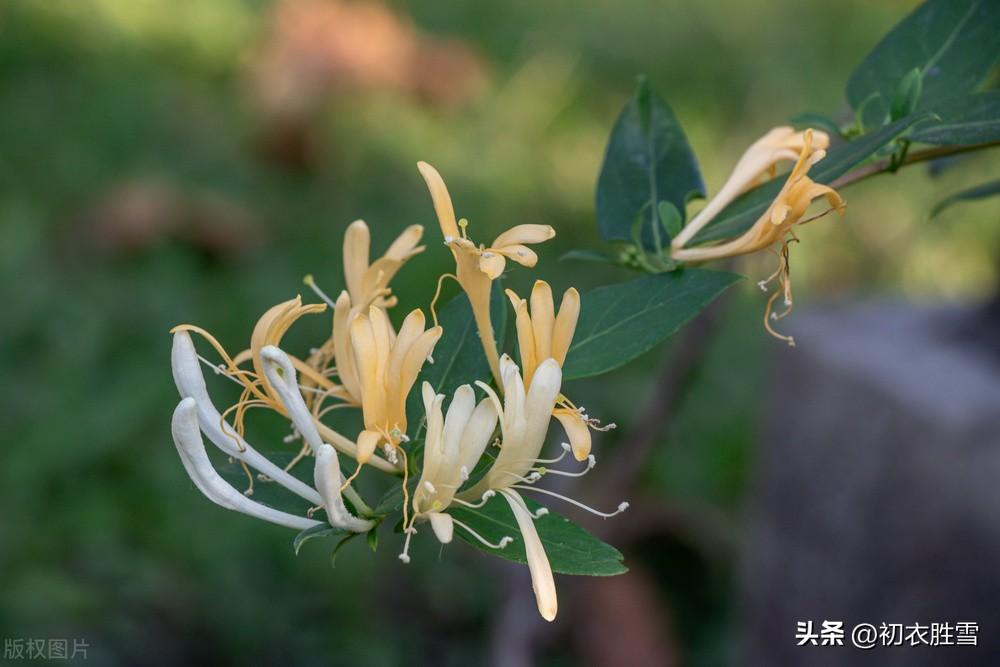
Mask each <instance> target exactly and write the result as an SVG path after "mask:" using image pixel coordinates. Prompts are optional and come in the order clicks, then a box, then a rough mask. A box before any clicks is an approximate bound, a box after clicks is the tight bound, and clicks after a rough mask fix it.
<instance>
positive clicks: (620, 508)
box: [511, 484, 628, 519]
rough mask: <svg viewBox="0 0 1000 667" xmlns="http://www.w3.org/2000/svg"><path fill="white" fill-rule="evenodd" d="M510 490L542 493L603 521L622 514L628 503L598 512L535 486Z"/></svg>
mask: <svg viewBox="0 0 1000 667" xmlns="http://www.w3.org/2000/svg"><path fill="white" fill-rule="evenodd" d="M511 488H512V489H520V490H522V491H537V492H539V493H544V494H546V495H549V496H552V497H553V498H558V499H559V500H564V501H566V502H567V503H569V504H571V505H576V506H577V507H579V508H580V509H582V510H586V511H588V512H590V513H591V514H596V515H597V516H599V517H603V518H605V519H609V518H611V517H613V516H615V515H617V514H621V513H622V512H624V511H625V510H627V509H628V503H627V502H622V503H620V504H619V505H618V509H617V510H615V511H614V512H601V511H600V510H595V509H594V508H593V507H590V506H589V505H584V504H583V503H581V502H580V501H579V500H573V499H572V498H569V497H567V496H564V495H562V494H561V493H556V492H555V491H549V490H548V489H540V488H538V487H537V486H521V485H520V484H513V485H511Z"/></svg>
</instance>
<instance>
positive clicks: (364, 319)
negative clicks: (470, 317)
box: [351, 306, 442, 463]
mask: <svg viewBox="0 0 1000 667" xmlns="http://www.w3.org/2000/svg"><path fill="white" fill-rule="evenodd" d="M441 332H442V329H441V327H432V328H430V329H428V330H426V331H424V314H423V312H421V311H420V310H419V309H417V310H414V311H413V312H411V313H410V314H409V315H407V316H406V319H405V320H404V321H403V326H402V327H400V329H399V334H398V335H397V334H396V333H395V332H394V331H393V329H392V324H391V323H390V322H389V317H388V316H387V315H386V313H385V311H384V310H382V309H381V308H379V307H377V306H372V307H370V308H369V309H368V312H367V313H360V314H358V316H357V317H356V318H355V320H354V321H353V322H352V323H351V346H352V348H353V353H354V363H355V367H356V369H357V373H358V383H359V387H360V393H361V408H362V411H363V413H364V422H365V430H364V431H362V433H361V434H360V435H359V436H358V443H357V445H358V452H357V460H358V462H359V463H366V462H368V461H369V460H375V459H372V458H371V457H372V454H373V453H374V451H375V449H376V448H377V447H378V446H379V445H383V446H384V447H385V448H386V451H387V455H388V456H389V458H390V461H391V460H392V459H393V458H395V449H396V447H397V446H398V445H399V443H400V442H405V441H406V440H407V439H408V438H407V437H406V426H407V424H406V397H407V396H408V395H409V393H410V389H411V388H412V387H413V383H414V382H416V380H417V374H418V373H419V372H420V368H421V367H422V366H423V364H424V361H425V360H426V359H427V358H428V357H430V355H431V352H432V351H433V349H434V345H435V344H436V343H437V341H438V339H439V338H441Z"/></svg>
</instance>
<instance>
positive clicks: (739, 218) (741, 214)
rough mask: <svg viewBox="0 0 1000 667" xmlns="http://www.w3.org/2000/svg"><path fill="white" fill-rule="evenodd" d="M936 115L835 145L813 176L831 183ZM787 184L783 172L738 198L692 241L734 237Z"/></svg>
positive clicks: (914, 118) (915, 117)
mask: <svg viewBox="0 0 1000 667" xmlns="http://www.w3.org/2000/svg"><path fill="white" fill-rule="evenodd" d="M932 117H933V114H931V113H926V112H924V113H919V114H911V115H909V116H907V117H906V118H901V119H900V120H897V121H896V122H895V123H892V124H890V125H886V126H885V127H883V128H882V129H880V130H876V131H875V132H869V133H868V134H865V135H863V136H861V137H858V138H857V139H855V140H854V141H849V142H847V143H844V144H840V145H839V146H836V147H834V148H831V149H830V150H829V151H828V152H827V154H826V157H825V158H824V159H823V160H821V161H820V162H818V163H817V164H816V166H815V167H813V168H812V169H811V170H810V171H809V177H810V178H812V179H813V180H814V181H816V182H817V183H826V184H829V183H831V182H833V181H834V180H835V179H837V178H839V177H840V176H843V175H844V174H846V173H847V172H848V171H850V170H851V169H853V168H854V167H856V166H858V165H859V164H861V163H862V162H864V161H865V160H867V159H869V158H870V157H872V156H873V155H875V154H876V153H877V152H878V151H879V150H880V149H882V148H883V147H884V146H886V145H888V144H889V143H891V142H892V141H894V140H895V139H897V138H899V137H901V136H903V134H905V133H906V132H907V130H909V129H910V128H911V127H913V126H915V125H916V124H918V123H922V122H924V121H927V120H928V119H930V118H932ZM784 184H785V179H784V178H783V177H782V176H780V175H779V176H778V178H776V179H774V180H772V181H769V182H768V183H765V184H764V185H762V186H760V187H757V188H754V189H753V190H750V191H749V192H747V193H746V194H744V195H742V196H741V197H739V198H737V199H736V200H735V201H733V202H732V203H731V204H729V206H727V207H726V208H724V209H723V210H722V211H721V212H720V213H719V215H717V216H716V217H715V219H714V220H712V221H711V222H710V223H708V224H707V225H706V226H705V228H704V229H702V230H701V231H700V232H699V233H698V234H696V235H695V237H694V238H693V239H691V242H690V243H689V244H688V245H689V246H692V247H693V246H695V245H698V244H700V243H705V242H708V241H716V240H719V239H725V238H730V237H734V236H737V235H739V234H742V233H743V232H745V231H746V230H748V229H750V227H752V226H753V224H754V223H755V222H756V221H757V219H758V218H759V217H760V216H761V215H763V214H764V211H766V210H767V207H768V206H770V205H771V202H772V201H774V198H775V197H776V196H777V194H778V191H779V190H781V188H782V186H783V185H784Z"/></svg>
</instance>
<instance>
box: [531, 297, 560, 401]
mask: <svg viewBox="0 0 1000 667" xmlns="http://www.w3.org/2000/svg"><path fill="white" fill-rule="evenodd" d="M555 321H556V315H555V305H554V304H553V301H552V288H551V287H549V284H548V283H547V282H545V281H544V280H536V281H535V286H534V287H532V289H531V328H532V331H533V332H534V334H535V358H536V359H537V360H538V363H541V362H542V361H544V360H546V359H548V358H550V357H551V356H552V329H553V327H554V326H555ZM526 376H527V374H526ZM528 382H530V380H528Z"/></svg>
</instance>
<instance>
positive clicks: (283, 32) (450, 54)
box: [249, 0, 486, 167]
mask: <svg viewBox="0 0 1000 667" xmlns="http://www.w3.org/2000/svg"><path fill="white" fill-rule="evenodd" d="M249 74H250V88H251V97H252V99H253V102H254V105H255V107H256V108H257V109H258V111H259V112H260V114H261V116H262V118H263V122H264V130H263V134H262V137H261V141H260V143H261V148H262V150H263V151H264V152H265V154H266V155H268V156H269V157H271V158H273V159H274V160H276V161H278V162H281V163H284V164H288V165H289V166H297V167H303V166H308V165H309V163H310V162H311V161H312V160H313V159H314V158H315V152H316V150H317V147H316V139H315V136H314V135H313V132H314V130H313V125H314V124H315V120H316V117H317V116H318V114H320V113H321V112H322V110H323V109H324V108H325V107H326V106H327V104H328V103H329V102H330V101H331V100H332V99H333V98H335V97H336V96H338V95H345V94H351V93H356V92H363V91H388V92H394V93H400V94H403V95H409V96H412V97H415V98H418V99H420V100H422V101H424V102H426V103H428V104H431V105H434V106H441V107H454V106H458V105H461V104H464V103H465V102H467V101H469V100H470V99H471V98H472V96H473V95H474V94H475V93H476V91H477V90H479V89H480V88H481V87H482V85H483V83H484V82H485V78H486V75H485V69H484V66H483V63H482V61H481V59H480V58H479V57H478V56H477V55H476V54H475V53H474V52H473V50H472V49H471V48H470V47H469V46H468V45H467V44H466V43H465V42H463V41H459V40H449V39H441V38H436V37H431V36H429V35H426V34H424V33H423V32H421V31H420V30H418V29H417V28H416V27H415V26H414V25H413V23H412V22H411V21H410V20H409V19H408V18H407V17H405V16H404V15H402V13H400V12H398V11H396V10H393V9H390V8H389V7H387V6H386V5H384V4H382V3H379V2H371V1H367V0H353V1H346V0H279V1H278V2H277V4H276V7H275V10H274V13H273V16H272V18H271V21H270V29H269V31H268V32H267V35H266V37H265V39H264V41H263V43H262V44H261V46H260V47H259V49H258V51H257V52H256V53H255V54H254V55H253V56H252V58H251V60H250V70H249Z"/></svg>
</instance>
